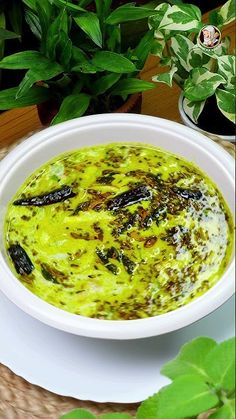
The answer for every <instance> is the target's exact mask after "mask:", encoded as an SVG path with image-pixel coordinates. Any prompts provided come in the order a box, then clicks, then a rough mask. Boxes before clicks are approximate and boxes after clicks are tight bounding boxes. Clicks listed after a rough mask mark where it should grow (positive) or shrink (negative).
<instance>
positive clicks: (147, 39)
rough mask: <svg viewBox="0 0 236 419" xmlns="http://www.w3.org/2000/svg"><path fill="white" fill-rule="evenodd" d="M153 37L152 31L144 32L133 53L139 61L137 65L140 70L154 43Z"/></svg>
mask: <svg viewBox="0 0 236 419" xmlns="http://www.w3.org/2000/svg"><path fill="white" fill-rule="evenodd" d="M153 36H154V31H153V30H150V31H148V32H146V33H145V35H144V36H143V37H142V39H141V40H140V42H139V44H138V45H137V47H136V48H135V50H134V52H133V53H134V55H135V56H137V57H138V59H139V61H138V64H139V67H140V68H142V67H143V66H144V64H145V62H146V60H147V57H148V55H149V53H150V52H151V49H152V47H153V43H154V38H153Z"/></svg>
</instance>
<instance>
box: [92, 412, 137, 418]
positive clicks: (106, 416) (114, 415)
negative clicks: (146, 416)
mask: <svg viewBox="0 0 236 419" xmlns="http://www.w3.org/2000/svg"><path fill="white" fill-rule="evenodd" d="M99 419H132V416H130V415H127V414H126V413H107V414H106V415H102V416H99Z"/></svg>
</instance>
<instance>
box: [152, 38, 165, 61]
mask: <svg viewBox="0 0 236 419" xmlns="http://www.w3.org/2000/svg"><path fill="white" fill-rule="evenodd" d="M164 48H165V41H164V39H158V40H157V39H155V40H154V42H153V45H152V49H151V54H152V55H155V56H156V57H162V53H163V50H164Z"/></svg>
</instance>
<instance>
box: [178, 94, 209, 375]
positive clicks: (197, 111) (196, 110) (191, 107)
mask: <svg viewBox="0 0 236 419" xmlns="http://www.w3.org/2000/svg"><path fill="white" fill-rule="evenodd" d="M205 103H206V101H205V100H203V101H198V102H191V101H190V100H188V99H187V98H186V97H185V98H184V100H183V108H184V112H185V113H186V115H188V117H189V118H190V119H191V120H192V121H193V122H194V124H197V123H198V118H199V116H200V115H201V113H202V111H203V109H204V106H205ZM184 367H185V366H184ZM177 368H181V365H179V364H178V365H177Z"/></svg>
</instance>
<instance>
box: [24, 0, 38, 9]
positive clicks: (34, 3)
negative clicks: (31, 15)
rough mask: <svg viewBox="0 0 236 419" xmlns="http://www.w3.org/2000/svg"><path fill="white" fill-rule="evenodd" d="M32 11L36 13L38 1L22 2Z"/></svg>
mask: <svg viewBox="0 0 236 419" xmlns="http://www.w3.org/2000/svg"><path fill="white" fill-rule="evenodd" d="M22 1H23V3H25V4H26V6H28V7H29V8H30V9H32V10H34V11H36V0H22Z"/></svg>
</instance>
